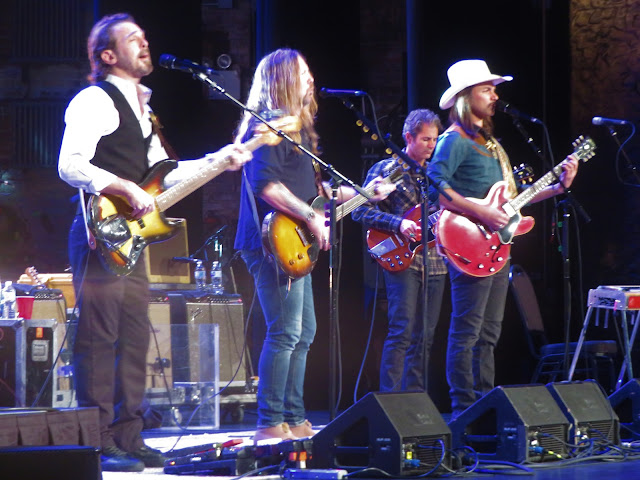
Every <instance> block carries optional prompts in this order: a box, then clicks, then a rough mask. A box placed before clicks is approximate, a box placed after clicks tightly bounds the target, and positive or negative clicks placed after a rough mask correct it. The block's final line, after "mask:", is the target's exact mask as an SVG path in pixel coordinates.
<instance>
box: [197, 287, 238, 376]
mask: <svg viewBox="0 0 640 480" xmlns="http://www.w3.org/2000/svg"><path fill="white" fill-rule="evenodd" d="M186 323H187V324H188V325H213V324H217V325H218V328H219V331H218V335H219V339H220V342H219V347H220V348H219V366H220V387H221V388H222V387H224V386H225V385H226V384H227V383H228V382H229V381H231V380H232V379H233V380H234V381H236V382H242V383H244V382H245V381H246V380H247V370H246V365H247V364H248V362H247V361H246V355H243V349H244V350H245V351H248V349H247V348H246V344H245V335H244V332H245V328H244V312H243V305H242V298H241V297H240V295H202V296H190V297H188V298H187V303H186ZM236 372H237V374H236ZM234 375H235V378H234ZM191 381H196V380H194V379H192V380H191Z"/></svg>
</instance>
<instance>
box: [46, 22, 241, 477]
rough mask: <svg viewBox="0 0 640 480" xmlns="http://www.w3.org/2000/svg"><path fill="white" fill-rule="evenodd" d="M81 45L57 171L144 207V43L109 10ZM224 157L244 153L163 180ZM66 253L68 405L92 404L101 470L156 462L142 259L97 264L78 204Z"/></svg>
mask: <svg viewBox="0 0 640 480" xmlns="http://www.w3.org/2000/svg"><path fill="white" fill-rule="evenodd" d="M87 49H88V54H89V60H90V62H91V70H92V71H91V75H90V76H89V80H90V81H91V83H92V84H93V85H92V86H89V87H87V88H85V89H84V90H82V91H81V92H79V93H78V94H77V95H76V96H75V97H74V98H73V100H71V102H70V103H69V106H68V108H67V110H66V113H65V123H66V128H65V132H64V137H63V140H62V145H61V148H60V158H59V163H58V170H59V174H60V177H61V178H62V179H63V180H64V181H66V182H67V183H69V184H70V185H72V186H74V187H78V188H81V189H83V190H85V191H87V192H89V193H92V194H96V195H99V194H110V195H117V196H120V197H122V198H124V199H125V200H126V202H127V203H128V204H129V205H130V206H131V209H132V212H131V215H132V217H133V218H141V217H142V216H144V215H146V214H148V213H151V212H152V211H153V210H154V208H155V201H154V198H153V196H151V195H150V194H149V193H147V192H146V191H145V190H143V189H142V188H141V187H140V186H138V184H139V183H140V181H141V180H142V179H143V178H144V175H145V173H146V172H147V170H148V169H149V167H150V166H152V165H154V164H155V163H157V162H159V161H161V160H164V159H166V158H167V153H166V151H165V149H164V148H163V146H162V142H161V140H160V138H159V136H158V134H157V133H156V132H155V131H154V130H153V128H152V121H151V109H150V107H149V105H148V100H149V97H150V95H151V91H150V90H149V89H148V88H146V87H144V86H143V85H141V83H140V79H141V78H143V77H144V76H146V75H148V74H150V73H151V72H152V71H153V65H152V62H151V56H150V53H149V44H148V42H147V40H146V38H145V34H144V31H143V30H142V29H141V28H140V27H139V26H138V25H136V23H135V21H134V19H133V18H132V17H131V16H129V15H127V14H115V15H111V16H107V17H104V18H102V19H101V20H100V21H98V22H97V23H96V24H95V25H94V27H93V28H92V30H91V33H90V35H89V38H88V41H87ZM225 157H230V159H231V166H230V168H231V169H238V168H239V167H240V166H241V165H242V164H243V163H245V162H246V161H248V160H249V159H250V158H251V154H250V153H248V152H247V151H246V149H244V148H243V147H241V146H235V145H229V146H227V147H225V148H223V149H221V150H220V151H218V152H216V153H214V154H210V155H207V156H206V157H205V158H203V159H200V160H192V161H187V162H179V167H178V168H177V169H175V170H173V171H172V172H171V173H170V174H169V175H167V176H166V178H165V185H167V186H168V185H170V184H171V183H177V181H179V180H181V179H184V178H188V177H190V176H191V175H192V174H193V173H194V172H196V171H197V170H198V169H200V168H202V167H204V166H206V165H207V164H208V163H209V162H211V161H215V160H217V159H221V158H225ZM82 197H83V196H82V195H81V201H82V200H83V198H82ZM142 255H145V253H144V251H143V253H142ZM69 256H70V260H71V266H72V270H73V281H74V287H75V289H76V296H77V297H78V303H79V307H80V318H79V321H78V329H77V334H76V338H75V343H74V369H75V370H74V373H75V379H76V385H75V386H76V391H77V398H78V404H79V405H80V406H82V407H98V410H99V416H100V441H101V446H102V459H101V463H102V470H104V471H140V470H143V469H144V468H145V466H147V467H162V466H164V458H163V456H162V454H161V452H159V451H157V450H153V449H151V448H148V447H147V446H145V444H144V442H143V440H142V437H141V430H142V426H143V421H142V416H141V404H142V400H143V397H144V386H145V367H146V354H147V349H148V346H149V319H148V303H149V284H148V279H147V275H146V272H145V268H144V259H139V260H138V262H137V263H136V266H135V267H134V269H133V271H132V272H131V273H130V274H129V275H127V276H116V275H114V274H112V273H111V272H109V271H107V270H106V269H105V268H104V267H103V266H102V264H101V262H100V259H99V257H98V254H97V252H96V251H95V250H91V249H90V248H89V245H88V242H87V231H86V224H85V221H84V219H83V215H82V210H81V209H80V208H79V209H78V214H77V215H76V217H75V219H74V221H73V224H72V226H71V231H70V234H69Z"/></svg>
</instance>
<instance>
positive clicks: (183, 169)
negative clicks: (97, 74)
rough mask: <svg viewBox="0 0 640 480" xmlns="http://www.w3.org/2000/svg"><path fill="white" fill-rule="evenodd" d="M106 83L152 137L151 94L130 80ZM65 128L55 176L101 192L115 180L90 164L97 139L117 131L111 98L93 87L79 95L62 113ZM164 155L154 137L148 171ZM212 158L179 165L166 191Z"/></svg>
mask: <svg viewBox="0 0 640 480" xmlns="http://www.w3.org/2000/svg"><path fill="white" fill-rule="evenodd" d="M106 80H107V81H108V82H110V83H112V84H113V85H115V86H116V87H117V88H118V90H120V91H121V92H122V94H123V95H124V97H125V99H126V100H127V102H128V103H129V105H131V108H132V110H133V112H134V114H135V115H136V118H137V119H138V121H139V122H140V128H141V129H142V134H143V136H144V137H145V138H146V137H148V136H149V135H151V132H152V125H151V118H150V115H149V113H150V111H151V108H150V107H149V104H148V102H149V98H150V97H151V90H150V89H149V88H147V87H145V86H143V85H140V84H136V83H133V82H131V81H129V80H126V79H123V78H120V77H117V76H115V75H108V76H107V78H106ZM64 121H65V124H66V128H65V131H64V136H63V137H62V145H61V146H60V157H59V159H58V173H59V174H60V178H62V180H64V181H65V182H67V183H68V184H69V185H71V186H73V187H77V188H82V189H83V190H85V191H87V192H89V193H93V194H100V192H101V191H102V190H103V189H104V188H105V187H107V186H108V185H110V184H111V183H113V181H114V180H115V179H116V178H117V177H116V176H115V175H114V174H113V173H111V172H108V171H106V170H104V169H102V168H99V167H97V166H95V165H93V164H92V163H91V160H92V159H93V157H94V156H95V154H96V147H97V145H98V142H99V141H100V139H101V138H102V137H104V136H106V135H110V134H112V133H113V132H115V131H116V129H117V128H118V126H119V125H120V115H119V113H118V110H117V109H116V107H115V104H114V103H113V100H112V99H111V97H110V96H109V95H108V94H107V92H105V91H104V90H103V89H102V88H100V87H98V86H96V85H92V86H90V87H87V88H85V89H84V90H82V91H80V92H79V93H78V94H77V95H76V96H75V97H74V98H73V99H72V100H71V102H70V103H69V106H68V107H67V110H66V112H65V116H64ZM166 158H167V153H166V151H165V150H164V148H163V147H162V144H161V142H160V138H159V137H158V135H156V134H155V133H154V134H153V135H152V137H151V144H150V146H149V151H148V153H147V159H148V161H149V167H151V166H152V165H154V164H155V163H157V162H159V161H161V160H165V159H166ZM212 159H213V158H212V156H211V155H208V156H207V157H206V158H203V159H199V160H190V161H182V162H179V163H178V168H177V169H175V170H173V171H172V172H171V173H170V174H168V175H167V176H166V177H165V185H166V186H167V187H169V186H171V185H174V184H175V183H178V182H179V181H180V180H182V179H185V178H188V177H190V176H191V175H193V173H195V172H196V171H197V170H199V169H200V168H202V167H204V166H205V165H206V164H207V163H208V162H210V161H211V160H212Z"/></svg>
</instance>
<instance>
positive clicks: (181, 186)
mask: <svg viewBox="0 0 640 480" xmlns="http://www.w3.org/2000/svg"><path fill="white" fill-rule="evenodd" d="M265 143H267V142H266V140H265V138H264V137H263V136H257V137H252V138H250V139H249V140H247V141H246V142H244V146H245V148H246V149H247V150H249V151H251V152H253V151H254V150H256V149H258V148H260V147H261V146H262V145H264V144H265ZM229 165H231V160H230V159H229V157H225V158H221V159H218V160H214V161H213V162H211V163H210V164H209V165H206V166H204V167H202V168H201V169H200V170H198V171H197V172H196V173H195V174H194V175H193V176H192V177H190V178H188V179H186V180H183V181H182V182H180V183H178V184H177V185H174V186H173V187H171V188H169V189H167V190H166V191H164V192H162V193H161V194H159V195H158V196H157V197H156V205H157V206H158V210H159V211H161V212H164V211H165V210H166V209H167V208H169V207H172V206H173V205H175V204H176V203H178V202H179V201H180V200H182V199H183V198H185V197H186V196H188V195H189V194H191V192H194V191H195V190H197V189H198V188H200V187H202V186H203V185H204V184H206V183H207V182H209V180H212V179H214V178H215V177H217V176H218V175H220V174H221V173H222V172H224V171H225V170H226V169H227V168H228V167H229Z"/></svg>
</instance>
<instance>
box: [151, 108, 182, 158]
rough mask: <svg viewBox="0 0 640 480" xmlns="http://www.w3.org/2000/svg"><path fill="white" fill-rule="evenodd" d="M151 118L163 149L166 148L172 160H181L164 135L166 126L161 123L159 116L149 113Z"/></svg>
mask: <svg viewBox="0 0 640 480" xmlns="http://www.w3.org/2000/svg"><path fill="white" fill-rule="evenodd" d="M149 116H150V117H151V126H152V130H153V133H155V134H156V135H158V138H159V139H160V144H161V145H162V148H164V151H165V152H167V155H169V158H171V159H172V160H176V161H177V160H180V157H178V154H177V153H176V151H175V150H174V149H173V147H172V146H171V145H170V144H169V142H168V141H167V139H166V138H165V137H164V135H163V134H162V129H163V128H164V126H163V125H162V124H161V123H160V119H159V118H158V116H157V115H156V114H155V113H153V111H150V112H149Z"/></svg>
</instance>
